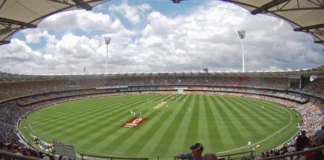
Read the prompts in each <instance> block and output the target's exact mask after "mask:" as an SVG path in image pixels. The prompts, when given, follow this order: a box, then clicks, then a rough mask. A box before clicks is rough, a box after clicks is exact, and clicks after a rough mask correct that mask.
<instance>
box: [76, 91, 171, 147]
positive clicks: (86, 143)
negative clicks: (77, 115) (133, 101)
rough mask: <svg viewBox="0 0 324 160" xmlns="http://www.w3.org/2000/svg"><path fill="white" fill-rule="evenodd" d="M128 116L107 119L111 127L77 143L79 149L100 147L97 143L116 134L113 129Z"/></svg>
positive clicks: (100, 126)
mask: <svg viewBox="0 0 324 160" xmlns="http://www.w3.org/2000/svg"><path fill="white" fill-rule="evenodd" d="M164 96H168V95H163V97H164ZM134 106H135V105H134ZM128 116H129V113H128V112H127V113H124V112H121V113H120V114H118V115H117V116H116V117H114V118H111V119H107V121H109V122H108V124H109V123H110V126H111V127H109V129H106V130H104V131H103V132H100V135H98V136H96V137H90V138H88V139H87V141H84V142H80V143H79V145H80V147H81V148H86V147H88V146H92V147H96V146H97V145H100V143H99V142H106V141H105V140H106V139H107V138H108V137H109V136H111V135H112V134H114V133H115V132H116V131H115V128H120V126H121V125H122V123H124V122H126V121H127V120H126V119H128ZM116 122H118V123H116ZM105 125H107V124H103V125H99V126H97V127H96V128H94V129H93V130H92V131H88V132H86V133H84V136H86V135H89V134H90V133H92V132H93V131H96V132H99V131H100V130H102V129H104V126H105Z"/></svg>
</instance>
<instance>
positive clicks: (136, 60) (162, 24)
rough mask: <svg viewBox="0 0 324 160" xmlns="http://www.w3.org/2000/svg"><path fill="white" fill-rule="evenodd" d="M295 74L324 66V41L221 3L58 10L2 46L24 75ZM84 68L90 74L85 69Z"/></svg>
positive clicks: (140, 0)
mask: <svg viewBox="0 0 324 160" xmlns="http://www.w3.org/2000/svg"><path fill="white" fill-rule="evenodd" d="M238 30H246V37H245V39H244V53H245V70H246V71H287V70H297V69H307V68H314V67H318V66H321V65H323V63H324V53H323V46H322V45H319V44H315V43H313V38H312V36H310V35H308V34H306V33H302V32H294V31H293V29H292V27H291V26H290V25H289V24H288V23H286V22H285V21H283V20H280V19H278V18H275V17H271V16H267V15H251V14H250V13H249V12H248V11H246V10H245V9H243V8H241V7H239V6H236V5H234V4H230V3H226V2H220V1H216V0H190V1H185V2H182V3H180V4H173V3H172V2H171V1H169V0H128V1H127V0H112V1H110V2H107V3H104V4H102V5H99V6H97V7H95V8H93V10H92V11H85V10H77V11H69V12H63V13H59V14H55V15H53V16H50V17H48V18H46V19H45V20H43V21H42V22H41V23H40V24H39V25H38V28H36V29H26V30H23V31H21V32H19V33H17V34H15V35H14V36H13V38H12V40H11V43H10V44H7V45H2V46H0V63H1V65H0V71H2V72H9V73H17V74H97V73H105V72H106V45H105V42H104V37H111V39H112V40H111V43H110V44H109V47H108V73H131V72H140V73H141V72H198V71H202V69H203V68H208V69H209V71H215V72H216V71H235V72H236V71H241V70H242V52H241V47H242V46H241V40H240V38H239V36H238V33H237V31H238ZM84 68H86V72H85V73H84Z"/></svg>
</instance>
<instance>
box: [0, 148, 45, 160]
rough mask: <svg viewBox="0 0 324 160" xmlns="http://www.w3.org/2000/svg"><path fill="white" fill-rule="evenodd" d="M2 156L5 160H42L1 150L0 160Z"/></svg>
mask: <svg viewBox="0 0 324 160" xmlns="http://www.w3.org/2000/svg"><path fill="white" fill-rule="evenodd" d="M1 156H2V157H4V159H23V160H40V159H39V158H33V157H27V156H23V155H19V154H14V153H10V152H6V151H2V150H0V159H1Z"/></svg>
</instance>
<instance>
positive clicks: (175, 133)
mask: <svg viewBox="0 0 324 160" xmlns="http://www.w3.org/2000/svg"><path fill="white" fill-rule="evenodd" d="M175 97H177V98H176V99H173V98H175ZM189 108H190V111H189ZM130 110H132V111H134V112H135V113H136V117H138V116H139V113H140V112H141V113H142V117H143V118H147V119H146V120H145V121H143V122H142V123H141V124H139V125H138V126H137V127H136V128H123V125H124V124H125V123H127V122H128V121H129V120H131V119H132V118H134V117H133V116H131V114H130ZM139 120H141V119H139ZM299 120H300V117H299V116H297V114H296V112H295V111H293V110H291V109H288V108H285V107H282V106H280V105H278V104H274V103H269V102H264V101H259V100H255V99H248V98H240V97H229V96H215V95H171V94H169V95H167V94H150V95H122V96H112V97H103V98H91V99H84V100H78V101H72V102H67V103H62V104H57V105H54V106H51V107H47V108H43V109H41V110H38V111H36V112H33V113H31V114H29V115H28V118H27V119H24V120H23V121H22V122H21V124H20V126H19V128H20V131H21V133H22V134H23V135H24V136H25V137H26V138H27V139H28V140H31V136H34V135H35V136H38V137H39V138H40V139H42V140H44V141H46V142H49V143H51V142H52V141H53V140H57V141H60V142H65V143H68V144H72V145H74V146H75V148H76V150H77V152H78V153H87V154H96V155H112V156H122V157H148V158H156V157H157V156H160V158H163V159H164V158H165V159H170V158H172V157H173V156H174V155H176V154H179V153H183V152H190V150H189V146H190V145H191V144H193V143H195V142H200V143H202V144H203V145H204V147H205V151H204V152H216V153H218V154H225V153H235V152H240V151H245V150H247V143H248V142H249V141H250V142H252V144H254V146H255V145H260V146H261V147H260V148H259V149H258V150H257V152H261V151H263V150H266V149H271V148H274V147H276V146H278V145H280V144H282V143H283V142H285V141H287V140H288V139H290V138H291V137H292V136H293V135H295V134H296V133H297V132H298V128H297V127H296V125H297V123H298V122H299ZM129 125H130V126H132V125H133V124H129Z"/></svg>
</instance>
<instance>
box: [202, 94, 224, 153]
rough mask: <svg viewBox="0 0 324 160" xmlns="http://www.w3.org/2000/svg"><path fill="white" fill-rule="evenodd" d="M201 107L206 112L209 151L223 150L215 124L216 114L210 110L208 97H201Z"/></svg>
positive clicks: (216, 124) (218, 130)
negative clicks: (202, 103)
mask: <svg viewBox="0 0 324 160" xmlns="http://www.w3.org/2000/svg"><path fill="white" fill-rule="evenodd" d="M203 102H204V105H203V107H204V108H205V112H206V115H205V117H206V123H207V129H208V130H207V133H208V137H209V141H210V147H211V148H210V150H211V151H219V150H223V149H224V145H223V143H222V141H221V137H220V135H221V134H220V129H219V127H218V125H219V124H218V123H216V122H217V121H216V119H215V117H217V114H215V113H214V111H213V110H212V109H211V108H212V105H211V102H210V96H203Z"/></svg>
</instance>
